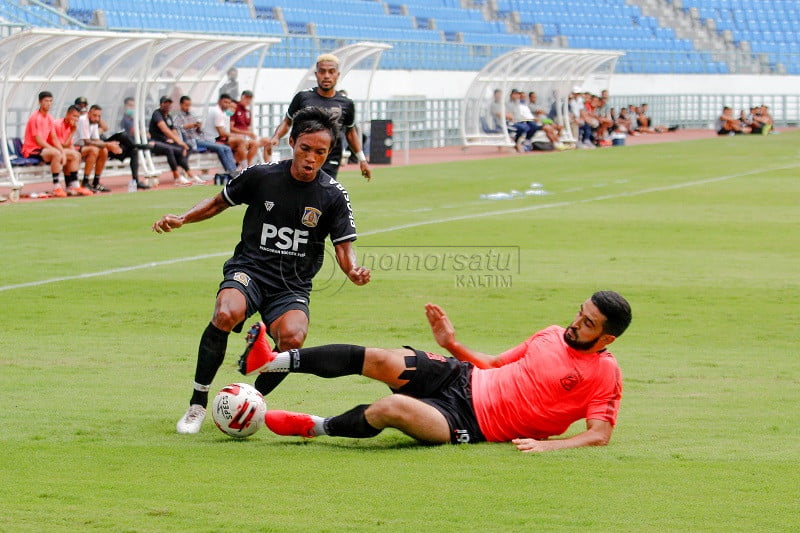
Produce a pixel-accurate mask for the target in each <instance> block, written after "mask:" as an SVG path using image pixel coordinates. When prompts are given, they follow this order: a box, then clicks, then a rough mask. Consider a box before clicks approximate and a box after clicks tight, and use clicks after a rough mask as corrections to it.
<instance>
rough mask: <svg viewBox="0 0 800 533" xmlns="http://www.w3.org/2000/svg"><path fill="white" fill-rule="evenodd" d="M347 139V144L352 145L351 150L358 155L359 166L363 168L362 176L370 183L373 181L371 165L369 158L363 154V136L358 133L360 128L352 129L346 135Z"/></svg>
mask: <svg viewBox="0 0 800 533" xmlns="http://www.w3.org/2000/svg"><path fill="white" fill-rule="evenodd" d="M345 137H347V144H349V145H350V149H351V150H352V151H353V153H354V154H356V157H358V165H359V167H361V175H362V176H364V178H365V179H366V180H367V181H369V180H371V179H372V171H371V170H370V169H369V165H368V164H367V158H366V157H364V153H363V152H362V146H361V135H360V134H359V133H358V128H350V129H349V130H347V132H346V133H345Z"/></svg>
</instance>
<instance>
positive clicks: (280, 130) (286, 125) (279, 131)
mask: <svg viewBox="0 0 800 533" xmlns="http://www.w3.org/2000/svg"><path fill="white" fill-rule="evenodd" d="M291 127H292V121H291V120H289V117H283V121H281V123H280V124H278V127H277V128H275V133H273V134H272V137H270V138H269V142H270V144H272V146H278V144H279V143H280V142H281V139H282V138H283V136H284V135H286V134H287V133H289V130H290V129H291Z"/></svg>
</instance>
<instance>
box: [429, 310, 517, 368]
mask: <svg viewBox="0 0 800 533" xmlns="http://www.w3.org/2000/svg"><path fill="white" fill-rule="evenodd" d="M425 316H426V317H427V318H428V323H429V324H430V326H431V332H432V333H433V338H434V339H436V342H437V343H438V344H439V346H441V347H442V348H444V349H445V350H447V351H448V352H450V353H451V354H452V355H453V357H455V358H456V359H458V360H459V361H467V362H469V363H472V364H473V365H475V366H476V367H478V368H495V367H498V366H502V365H501V363H500V360H499V359H498V358H497V356H494V355H489V354H485V353H483V352H479V351H476V350H473V349H471V348H467V347H466V346H464V345H463V344H461V343H460V342H458V341H457V340H456V329H455V327H453V323H452V322H450V319H449V318H448V317H447V315H446V314H445V312H444V309H442V308H441V307H439V306H438V305H436V304H431V303H429V304H425Z"/></svg>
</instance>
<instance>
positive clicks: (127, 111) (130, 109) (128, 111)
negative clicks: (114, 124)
mask: <svg viewBox="0 0 800 533" xmlns="http://www.w3.org/2000/svg"><path fill="white" fill-rule="evenodd" d="M135 113H136V110H135V109H133V108H128V109H126V110H125V114H126V115H128V116H129V117H132V116H133V115H134V114H135Z"/></svg>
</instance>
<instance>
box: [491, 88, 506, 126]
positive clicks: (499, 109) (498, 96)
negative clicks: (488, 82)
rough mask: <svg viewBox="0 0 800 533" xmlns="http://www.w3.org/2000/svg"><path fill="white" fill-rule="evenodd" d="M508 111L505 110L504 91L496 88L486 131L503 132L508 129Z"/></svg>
mask: <svg viewBox="0 0 800 533" xmlns="http://www.w3.org/2000/svg"><path fill="white" fill-rule="evenodd" d="M508 116H509V115H508V113H505V112H504V110H503V91H501V90H500V89H495V90H494V93H493V95H492V102H491V103H490V104H489V117H488V120H487V126H488V127H487V128H485V130H486V131H485V133H503V132H504V131H505V129H506V120H507V118H508Z"/></svg>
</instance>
